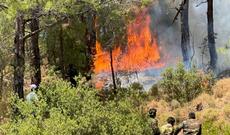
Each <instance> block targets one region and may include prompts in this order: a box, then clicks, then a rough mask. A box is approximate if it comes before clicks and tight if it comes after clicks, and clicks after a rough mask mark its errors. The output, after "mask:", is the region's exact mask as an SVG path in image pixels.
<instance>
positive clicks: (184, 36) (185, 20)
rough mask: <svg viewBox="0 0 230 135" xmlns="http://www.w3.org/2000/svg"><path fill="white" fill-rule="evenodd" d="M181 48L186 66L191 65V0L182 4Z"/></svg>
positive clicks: (185, 0) (186, 0)
mask: <svg viewBox="0 0 230 135" xmlns="http://www.w3.org/2000/svg"><path fill="white" fill-rule="evenodd" d="M181 7H182V10H181V49H182V56H183V62H184V64H185V66H186V68H188V69H189V68H190V67H191V46H190V34H189V0H184V1H183V3H182V4H181Z"/></svg>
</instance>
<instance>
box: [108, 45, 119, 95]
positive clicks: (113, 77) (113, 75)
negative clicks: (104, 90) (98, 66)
mask: <svg viewBox="0 0 230 135" xmlns="http://www.w3.org/2000/svg"><path fill="white" fill-rule="evenodd" d="M109 54H110V66H111V72H112V79H113V88H114V94H115V93H116V89H117V85H116V79H115V73H114V68H113V50H112V49H111V48H110V49H109Z"/></svg>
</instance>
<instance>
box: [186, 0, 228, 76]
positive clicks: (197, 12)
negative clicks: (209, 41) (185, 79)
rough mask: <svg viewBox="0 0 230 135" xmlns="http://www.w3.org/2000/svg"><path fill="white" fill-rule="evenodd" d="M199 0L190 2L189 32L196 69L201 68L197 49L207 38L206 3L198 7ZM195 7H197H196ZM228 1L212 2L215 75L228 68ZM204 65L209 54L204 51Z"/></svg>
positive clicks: (199, 50) (200, 52) (198, 49)
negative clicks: (216, 60) (216, 63)
mask: <svg viewBox="0 0 230 135" xmlns="http://www.w3.org/2000/svg"><path fill="white" fill-rule="evenodd" d="M201 2H202V1H201V0H196V1H191V2H190V31H191V36H192V40H193V41H194V42H193V44H194V46H195V49H196V55H195V58H194V63H195V64H196V65H198V67H202V66H203V65H202V61H201V55H202V51H201V49H200V48H199V47H200V46H202V43H203V42H204V38H205V37H207V3H204V4H201V5H199V3H201ZM197 5H199V6H198V7H197ZM229 6H230V1H229V0H214V29H215V33H216V34H217V35H216V48H217V53H218V65H217V73H218V72H221V71H223V70H226V69H228V68H229V67H230V63H229V60H230V53H229V49H228V46H230V44H229V39H230V23H228V22H229V19H230V14H229V13H228V12H229ZM206 51H207V52H206V54H207V55H206V56H205V59H204V61H205V63H208V61H209V53H208V50H206Z"/></svg>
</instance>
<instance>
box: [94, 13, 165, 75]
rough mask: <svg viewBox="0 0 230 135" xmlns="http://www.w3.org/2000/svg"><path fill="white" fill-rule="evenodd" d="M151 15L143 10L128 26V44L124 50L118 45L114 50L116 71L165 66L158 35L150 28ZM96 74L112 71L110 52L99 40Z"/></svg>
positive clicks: (133, 70) (134, 70)
mask: <svg viewBox="0 0 230 135" xmlns="http://www.w3.org/2000/svg"><path fill="white" fill-rule="evenodd" d="M150 25H151V16H150V15H149V14H148V13H147V11H146V10H145V11H142V12H141V13H139V15H138V16H137V17H136V19H135V20H134V21H133V22H132V23H131V24H129V26H128V28H127V38H128V39H127V46H126V48H125V49H123V50H122V48H121V47H117V48H115V49H114V50H113V51H112V55H113V66H114V70H115V71H116V72H118V71H129V72H137V71H144V70H147V69H151V68H161V67H163V66H164V64H163V63H162V62H160V59H161V57H160V49H159V47H158V44H157V37H156V36H154V34H152V31H151V29H150ZM94 66H95V69H94V72H95V73H96V74H99V73H103V72H111V66H110V54H109V52H108V51H104V50H103V49H102V47H101V44H100V43H99V42H97V43H96V56H95V62H94Z"/></svg>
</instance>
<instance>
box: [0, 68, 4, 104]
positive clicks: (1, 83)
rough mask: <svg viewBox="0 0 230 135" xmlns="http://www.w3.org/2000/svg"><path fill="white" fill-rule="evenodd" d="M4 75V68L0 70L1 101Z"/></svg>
mask: <svg viewBox="0 0 230 135" xmlns="http://www.w3.org/2000/svg"><path fill="white" fill-rule="evenodd" d="M3 77H4V74H3V70H1V71H0V101H1V99H2V96H3V83H4V82H3V79H4V78H3Z"/></svg>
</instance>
